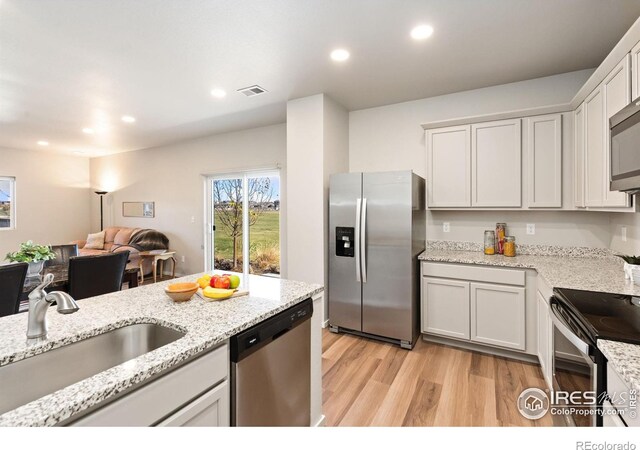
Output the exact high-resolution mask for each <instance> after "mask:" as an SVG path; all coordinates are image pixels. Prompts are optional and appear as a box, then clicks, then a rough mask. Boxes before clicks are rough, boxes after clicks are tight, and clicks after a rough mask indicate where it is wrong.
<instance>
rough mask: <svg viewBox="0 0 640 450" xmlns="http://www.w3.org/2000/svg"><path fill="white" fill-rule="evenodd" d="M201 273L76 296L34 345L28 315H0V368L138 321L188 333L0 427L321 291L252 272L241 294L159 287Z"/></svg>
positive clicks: (66, 410)
mask: <svg viewBox="0 0 640 450" xmlns="http://www.w3.org/2000/svg"><path fill="white" fill-rule="evenodd" d="M198 277H199V275H191V276H186V277H183V278H179V279H175V280H171V281H166V282H162V283H157V284H151V285H147V286H142V287H138V288H135V289H128V290H124V291H121V292H116V293H112V294H106V295H102V296H98V297H93V298H90V299H84V300H80V301H78V304H79V306H80V310H79V311H78V312H77V313H75V314H72V315H66V316H64V315H61V314H57V313H56V312H55V311H54V310H52V311H49V312H48V316H47V318H48V322H49V338H48V339H47V340H46V341H45V342H43V343H38V344H36V345H32V346H30V345H27V343H26V336H25V333H26V330H27V313H23V314H16V315H13V316H7V317H2V318H0V366H2V365H6V364H9V363H11V362H13V361H17V360H20V359H23V358H26V357H29V356H33V355H36V354H39V353H42V352H44V351H47V350H51V349H53V348H57V347H61V346H63V345H66V344H70V343H73V342H76V341H79V340H81V339H86V338H89V337H92V336H95V335H98V334H101V333H104V332H107V331H110V330H113V329H116V328H120V327H123V326H127V325H131V324H135V323H155V324H159V325H164V326H167V327H170V328H174V329H177V330H180V331H182V332H186V335H185V336H184V337H183V338H181V339H178V340H177V341H175V342H173V343H170V344H168V345H165V346H163V347H161V348H159V349H157V350H154V351H152V352H149V353H146V354H144V355H141V356H139V357H137V358H135V359H133V360H130V361H127V362H126V363H124V364H120V365H119V366H116V367H113V368H110V369H108V370H106V371H104V372H101V373H99V374H97V375H95V376H92V377H90V378H87V379H85V380H82V381H80V382H78V383H75V384H72V385H71V386H68V387H66V388H63V389H61V390H59V391H56V392H54V393H52V394H49V395H47V396H45V397H42V398H40V399H37V400H35V401H32V402H31V403H28V404H26V405H23V406H21V407H19V408H17V409H14V410H12V411H8V412H6V413H4V414H2V415H0V426H46V425H56V424H57V423H59V422H61V421H64V420H66V419H68V418H69V417H71V416H72V415H74V414H77V413H79V412H81V411H84V410H86V409H88V408H90V407H92V406H95V405H96V404H98V403H100V402H103V401H105V400H107V399H109V398H111V397H113V396H115V395H117V394H119V393H121V392H122V391H124V390H126V389H129V388H131V387H133V386H134V385H136V384H138V383H140V382H142V381H144V380H146V379H148V378H150V377H152V376H153V375H156V374H158V373H160V372H163V371H165V370H167V369H169V368H171V367H172V366H174V365H176V364H179V363H180V362H182V361H185V360H186V359H188V358H190V357H192V356H194V355H196V354H198V353H200V352H202V351H204V350H206V349H208V348H211V347H214V346H216V345H217V344H219V343H221V342H224V341H226V340H227V339H229V338H230V337H231V336H233V335H235V334H237V333H239V332H241V331H243V330H245V329H247V328H250V327H251V326H253V325H255V324H257V323H260V322H261V321H263V320H265V319H267V318H269V317H271V316H273V315H275V314H277V313H279V312H280V311H283V310H285V309H287V308H289V307H291V306H294V305H295V304H297V303H300V302H301V301H303V300H304V299H306V298H309V297H312V296H314V295H316V294H318V293H321V292H322V291H323V287H322V286H320V285H315V284H307V283H302V282H297V281H290V280H284V279H277V278H268V277H259V276H250V277H249V284H248V289H249V291H250V295H249V296H246V297H238V298H232V299H229V300H225V301H213V302H208V301H205V300H203V299H201V298H200V297H198V296H197V295H195V296H194V297H193V299H192V300H190V301H188V302H184V303H174V302H173V301H171V300H170V299H169V298H168V297H167V296H166V294H165V293H164V288H165V286H167V285H168V284H170V283H173V282H185V281H195V280H196V279H197V278H198ZM43 376H46V375H43ZM25 388H26V387H25ZM1 390H2V386H0V392H1Z"/></svg>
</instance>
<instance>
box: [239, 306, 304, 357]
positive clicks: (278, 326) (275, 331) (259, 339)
mask: <svg viewBox="0 0 640 450" xmlns="http://www.w3.org/2000/svg"><path fill="white" fill-rule="evenodd" d="M312 314H313V301H312V300H311V299H310V298H308V299H306V300H304V301H302V302H301V303H298V304H297V305H295V306H292V307H291V308H288V309H286V310H284V311H283V312H281V313H279V314H277V315H275V316H273V317H270V318H268V319H266V320H265V321H263V322H260V323H259V324H257V325H254V326H253V327H251V328H249V329H247V330H245V331H242V332H240V333H238V334H236V335H235V336H233V337H232V338H231V339H230V344H231V362H232V363H236V362H239V361H241V360H243V359H244V358H246V357H248V356H249V355H251V354H252V353H254V352H256V351H257V350H259V349H261V348H262V347H264V346H265V345H268V344H269V343H270V342H273V341H275V340H276V339H279V338H282V337H283V336H284V335H285V334H287V332H289V331H291V330H293V329H294V328H296V327H297V326H299V325H300V324H302V323H304V322H306V321H307V320H309V319H311V315H312Z"/></svg>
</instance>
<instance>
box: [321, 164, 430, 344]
mask: <svg viewBox="0 0 640 450" xmlns="http://www.w3.org/2000/svg"><path fill="white" fill-rule="evenodd" d="M424 198H425V181H424V179H423V178H421V177H419V176H418V175H416V174H414V173H413V172H411V171H401V172H380V173H366V172H365V173H342V174H335V175H331V179H330V192H329V230H330V231H329V289H328V291H329V325H330V330H331V331H333V332H336V333H337V332H341V331H344V332H349V333H354V334H358V335H364V336H369V337H374V338H378V339H382V340H385V341H388V342H393V343H396V344H399V345H401V346H402V347H404V348H409V349H410V348H412V347H413V344H414V343H415V341H416V339H417V338H418V335H419V313H418V311H419V295H420V294H419V292H420V288H419V278H420V277H419V273H420V271H419V265H418V258H417V257H418V255H419V254H420V253H421V252H422V251H424V245H425V225H426V224H425V218H426V217H425V207H424V206H425V201H424Z"/></svg>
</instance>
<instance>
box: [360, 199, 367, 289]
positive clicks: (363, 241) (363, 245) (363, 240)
mask: <svg viewBox="0 0 640 450" xmlns="http://www.w3.org/2000/svg"><path fill="white" fill-rule="evenodd" d="M360 228H361V229H360V253H361V255H360V259H361V260H362V269H361V271H362V282H363V283H366V282H367V199H366V198H364V199H362V225H361V227H360Z"/></svg>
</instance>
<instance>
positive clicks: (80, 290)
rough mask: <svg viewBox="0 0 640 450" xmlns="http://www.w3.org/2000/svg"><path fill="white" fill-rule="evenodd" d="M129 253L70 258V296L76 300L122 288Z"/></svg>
mask: <svg viewBox="0 0 640 450" xmlns="http://www.w3.org/2000/svg"><path fill="white" fill-rule="evenodd" d="M128 260H129V251H128V250H127V251H123V252H117V253H108V254H106V255H95V256H72V257H71V258H69V295H71V297H73V298H74V299H76V300H81V299H83V298H87V297H95V296H96V295H102V294H108V293H110V292H117V291H119V290H120V289H121V288H122V278H123V275H124V270H125V268H126V266H127V261H128Z"/></svg>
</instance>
